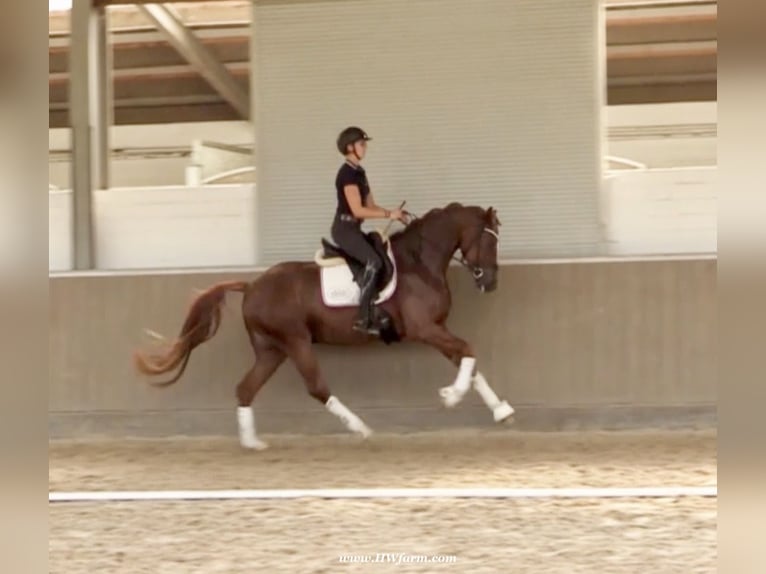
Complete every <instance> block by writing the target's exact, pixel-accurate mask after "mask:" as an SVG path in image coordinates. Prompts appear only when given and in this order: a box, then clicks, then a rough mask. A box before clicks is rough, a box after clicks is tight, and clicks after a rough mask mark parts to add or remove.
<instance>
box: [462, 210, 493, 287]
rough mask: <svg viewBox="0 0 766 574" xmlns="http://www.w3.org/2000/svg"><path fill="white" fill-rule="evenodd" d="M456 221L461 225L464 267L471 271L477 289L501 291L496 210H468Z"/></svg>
mask: <svg viewBox="0 0 766 574" xmlns="http://www.w3.org/2000/svg"><path fill="white" fill-rule="evenodd" d="M456 220H457V222H458V224H459V226H460V240H459V241H460V242H459V245H458V249H460V253H461V254H462V256H463V264H464V265H465V266H467V267H468V268H469V269H471V273H472V274H473V279H474V281H475V282H476V286H477V287H478V288H479V289H481V290H482V291H494V290H495V289H496V288H497V269H498V265H497V250H498V243H499V241H500V234H499V228H500V220H499V219H498V218H497V212H496V211H495V210H494V208H492V207H490V208H489V209H486V210H484V209H481V208H476V207H464V208H462V209H460V210H459V211H458V214H457V217H456Z"/></svg>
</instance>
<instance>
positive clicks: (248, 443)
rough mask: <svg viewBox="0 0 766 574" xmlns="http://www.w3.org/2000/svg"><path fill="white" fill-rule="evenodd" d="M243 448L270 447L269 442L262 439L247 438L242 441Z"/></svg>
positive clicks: (263, 448) (264, 448) (261, 448)
mask: <svg viewBox="0 0 766 574" xmlns="http://www.w3.org/2000/svg"><path fill="white" fill-rule="evenodd" d="M240 444H241V445H242V448H246V449H247V450H266V449H267V448H269V443H267V442H264V441H262V440H261V439H258V438H256V439H251V440H245V441H242V442H241V443H240Z"/></svg>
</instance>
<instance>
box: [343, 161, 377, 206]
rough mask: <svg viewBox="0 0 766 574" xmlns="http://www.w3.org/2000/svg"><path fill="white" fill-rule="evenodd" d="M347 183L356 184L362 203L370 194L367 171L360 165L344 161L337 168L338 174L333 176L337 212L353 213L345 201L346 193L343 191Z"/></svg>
mask: <svg viewBox="0 0 766 574" xmlns="http://www.w3.org/2000/svg"><path fill="white" fill-rule="evenodd" d="M347 185H356V186H357V187H359V194H360V196H361V199H362V205H364V204H365V202H366V201H367V196H368V195H370V184H369V183H368V181H367V173H366V172H365V171H364V168H363V167H362V166H361V165H353V164H351V163H349V162H344V164H343V165H342V166H340V169H339V170H338V175H337V176H336V178H335V190H336V191H337V194H338V207H337V209H336V213H337V214H346V215H353V214H352V213H351V208H350V207H349V205H348V201H346V194H345V192H344V191H343V188H345V187H346V186H347Z"/></svg>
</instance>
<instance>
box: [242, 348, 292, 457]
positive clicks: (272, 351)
mask: <svg viewBox="0 0 766 574" xmlns="http://www.w3.org/2000/svg"><path fill="white" fill-rule="evenodd" d="M253 350H254V351H255V364H254V365H253V367H252V368H251V369H250V370H249V371H248V372H247V374H245V376H244V377H243V378H242V381H240V383H239V384H238V385H237V403H238V406H237V425H238V427H239V444H240V445H242V446H243V447H244V448H251V449H255V450H263V449H265V448H267V447H268V444H266V443H265V442H264V441H262V440H261V439H259V438H258V436H257V435H256V433H255V415H254V413H253V409H252V407H251V405H252V403H253V399H254V398H255V395H256V393H257V392H258V391H259V390H260V388H261V387H262V386H263V385H265V384H266V382H267V381H268V380H269V378H270V377H271V376H272V375H273V374H274V372H275V371H276V370H277V369H278V368H279V366H280V365H281V364H282V363H283V362H284V360H285V354H284V352H282V351H281V350H279V349H277V348H275V347H258V346H257V345H256V344H253Z"/></svg>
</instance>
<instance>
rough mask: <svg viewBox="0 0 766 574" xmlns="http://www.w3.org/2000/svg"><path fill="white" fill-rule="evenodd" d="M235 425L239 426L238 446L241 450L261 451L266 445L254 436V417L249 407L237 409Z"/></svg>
mask: <svg viewBox="0 0 766 574" xmlns="http://www.w3.org/2000/svg"><path fill="white" fill-rule="evenodd" d="M237 424H238V426H239V444H241V445H242V447H243V448H251V449H254V450H263V449H265V448H268V446H269V445H268V444H266V443H265V442H263V441H262V440H261V439H259V438H258V437H257V436H255V416H254V414H253V409H251V408H250V407H237Z"/></svg>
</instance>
